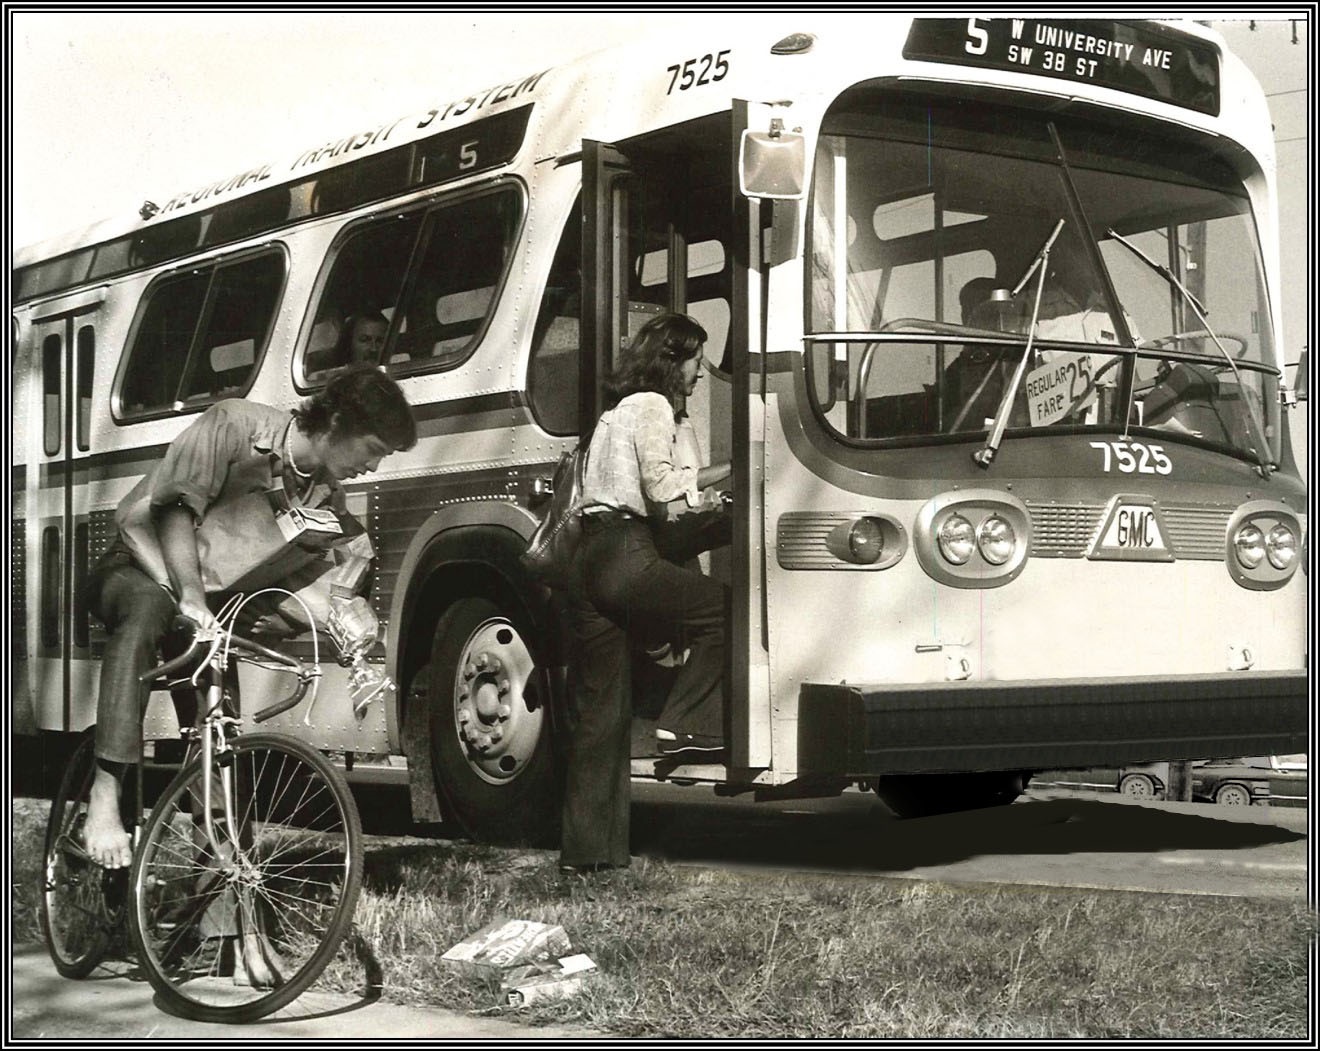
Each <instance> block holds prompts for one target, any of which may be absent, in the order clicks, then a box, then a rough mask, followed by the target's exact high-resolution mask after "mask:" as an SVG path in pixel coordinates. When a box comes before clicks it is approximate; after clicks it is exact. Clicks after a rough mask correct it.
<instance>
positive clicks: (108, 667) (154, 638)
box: [87, 548, 178, 763]
mask: <svg viewBox="0 0 1320 1051" xmlns="http://www.w3.org/2000/svg"><path fill="white" fill-rule="evenodd" d="M87 601H88V608H90V609H91V611H92V612H93V613H95V614H96V616H97V617H99V618H100V619H101V621H102V622H104V624H105V626H106V630H107V631H108V632H109V637H108V638H107V639H106V643H105V652H104V654H103V655H102V658H101V694H100V698H99V700H98V701H97V705H96V755H97V757H98V758H100V759H105V760H108V761H110V762H115V763H136V762H137V761H138V759H139V757H140V755H141V751H142V715H143V712H144V710H145V707H146V703H147V688H146V687H145V686H143V685H142V684H141V683H140V682H138V676H140V675H141V674H142V673H143V672H147V671H150V670H151V669H152V668H154V667H155V666H156V663H157V649H158V647H159V646H160V642H161V639H162V638H163V637H165V635H167V634H168V633H169V631H170V628H171V627H172V625H173V622H174V616H175V614H176V613H177V612H178V606H177V604H176V603H175V601H174V598H173V597H172V596H171V595H170V593H169V592H168V591H166V590H165V589H164V588H163V587H161V586H160V585H159V584H157V583H156V582H155V581H154V580H152V579H151V578H150V577H149V576H147V575H146V574H145V573H144V572H142V570H141V569H139V568H138V567H137V565H136V563H134V562H133V560H132V558H131V557H130V556H129V555H128V554H127V553H126V552H124V551H122V550H117V549H113V548H112V549H111V550H110V551H109V552H108V553H107V554H106V555H105V556H104V557H103V558H102V559H101V560H100V561H99V562H98V563H97V564H96V566H95V568H94V569H93V570H92V573H91V575H90V576H89V578H88V581H87Z"/></svg>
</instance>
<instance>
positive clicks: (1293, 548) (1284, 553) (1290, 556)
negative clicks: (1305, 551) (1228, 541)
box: [1233, 522, 1297, 570]
mask: <svg viewBox="0 0 1320 1051" xmlns="http://www.w3.org/2000/svg"><path fill="white" fill-rule="evenodd" d="M1233 550H1234V552H1235V553H1236V554H1237V560H1238V562H1240V563H1241V564H1242V566H1243V568H1244V569H1255V568H1256V567H1257V566H1259V565H1260V564H1261V562H1263V561H1265V560H1266V559H1269V563H1270V565H1272V566H1273V567H1274V568H1275V569H1279V570H1284V569H1288V568H1289V567H1290V566H1292V564H1293V562H1294V561H1295V560H1296V559H1297V536H1296V534H1295V533H1293V531H1292V530H1291V529H1289V528H1288V527H1287V526H1286V525H1284V524H1283V523H1282V522H1280V523H1279V524H1278V525H1276V526H1275V527H1274V528H1273V529H1271V530H1270V531H1269V532H1268V533H1265V532H1263V531H1262V530H1261V528H1260V526H1258V525H1256V523H1255V522H1247V523H1246V524H1245V525H1243V526H1242V528H1241V529H1239V530H1238V531H1237V536H1235V537H1234V538H1233Z"/></svg>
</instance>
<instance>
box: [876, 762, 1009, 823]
mask: <svg viewBox="0 0 1320 1051" xmlns="http://www.w3.org/2000/svg"><path fill="white" fill-rule="evenodd" d="M1030 780H1031V773H1030V772H1029V771H1024V770H1002V771H999V770H996V771H991V772H989V773H975V774H897V775H894V776H891V777H881V778H879V779H878V780H877V781H876V783H875V794H876V795H877V796H879V797H880V802H882V803H884V805H885V806H886V807H888V808H889V810H890V811H891V812H892V813H893V815H894V816H895V817H899V818H910V817H933V816H934V815H936V814H952V813H955V812H956V811H959V810H979V809H982V808H983V807H992V806H1007V805H1008V804H1009V803H1011V802H1013V800H1015V799H1016V798H1017V797H1018V796H1020V795H1021V794H1022V793H1023V792H1024V791H1026V787H1027V782H1028V781H1030Z"/></svg>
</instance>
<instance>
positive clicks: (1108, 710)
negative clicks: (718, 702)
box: [798, 671, 1308, 777]
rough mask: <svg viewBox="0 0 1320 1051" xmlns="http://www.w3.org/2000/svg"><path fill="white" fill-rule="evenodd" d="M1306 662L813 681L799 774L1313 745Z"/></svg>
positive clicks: (999, 766) (1045, 763)
mask: <svg viewBox="0 0 1320 1051" xmlns="http://www.w3.org/2000/svg"><path fill="white" fill-rule="evenodd" d="M1307 709H1308V704H1307V693H1306V673H1305V672H1304V671H1275V672H1270V671H1264V672H1236V673H1233V674H1232V675H1228V676H1226V675H1179V676H1170V677H1165V676H1137V677H1131V678H1122V679H1103V680H1088V681H1077V680H1063V679H1059V680H1034V681H1030V682H954V683H924V684H918V685H911V684H908V685H856V684H850V683H828V684H827V683H804V684H803V686H802V690H801V694H800V698H799V706H798V772H799V775H841V776H847V777H866V776H873V775H877V774H902V773H935V772H940V771H946V772H948V771H969V770H1047V769H1064V768H1079V767H1088V766H1106V765H1110V764H1116V763H1117V764H1121V763H1126V762H1144V761H1150V760H1158V759H1203V758H1210V757H1218V756H1239V755H1277V754H1282V753H1286V752H1304V751H1306V750H1307V715H1308V711H1307Z"/></svg>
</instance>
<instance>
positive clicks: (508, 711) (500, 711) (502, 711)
mask: <svg viewBox="0 0 1320 1051" xmlns="http://www.w3.org/2000/svg"><path fill="white" fill-rule="evenodd" d="M495 714H496V715H498V716H499V717H500V718H501V719H507V718H508V717H509V716H510V715H512V714H513V709H512V708H510V707H509V706H508V705H507V704H501V705H500V706H499V707H498V708H496V709H495Z"/></svg>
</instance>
